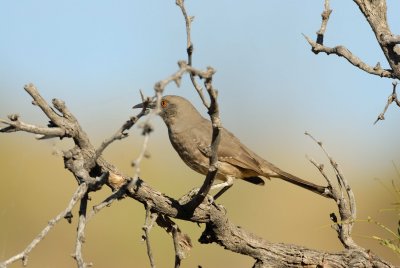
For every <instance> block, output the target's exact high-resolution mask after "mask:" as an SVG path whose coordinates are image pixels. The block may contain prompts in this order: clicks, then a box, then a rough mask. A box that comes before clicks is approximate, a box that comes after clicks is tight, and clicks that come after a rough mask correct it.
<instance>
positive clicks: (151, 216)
mask: <svg viewBox="0 0 400 268" xmlns="http://www.w3.org/2000/svg"><path fill="white" fill-rule="evenodd" d="M145 207H146V220H145V223H144V226H143V228H142V229H143V231H144V235H143V240H145V241H146V247H147V256H148V257H149V261H150V266H151V267H152V268H154V267H156V265H155V262H154V257H153V251H152V249H151V244H150V236H149V234H150V230H151V228H152V227H153V225H154V223H155V221H156V220H157V218H158V214H157V213H154V212H151V206H150V205H149V204H146V205H145Z"/></svg>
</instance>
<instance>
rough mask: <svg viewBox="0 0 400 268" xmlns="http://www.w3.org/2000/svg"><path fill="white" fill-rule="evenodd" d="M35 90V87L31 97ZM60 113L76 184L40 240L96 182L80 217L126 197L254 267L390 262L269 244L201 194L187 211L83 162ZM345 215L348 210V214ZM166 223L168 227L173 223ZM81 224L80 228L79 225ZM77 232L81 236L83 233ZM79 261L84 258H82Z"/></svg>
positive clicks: (75, 134) (87, 153)
mask: <svg viewBox="0 0 400 268" xmlns="http://www.w3.org/2000/svg"><path fill="white" fill-rule="evenodd" d="M182 67H183V68H186V69H184V70H185V71H189V70H194V71H195V72H200V73H201V71H198V70H195V69H193V68H192V67H188V66H187V65H182ZM180 71H182V70H180ZM38 95H39V94H38V92H37V94H35V96H38ZM65 108H66V107H65ZM62 110H63V111H64V112H65V111H66V110H65V109H62ZM63 118H65V119H63V120H62V125H56V126H57V127H60V128H62V129H64V128H68V133H70V135H71V138H72V139H74V142H75V146H74V147H73V148H72V149H71V150H69V151H67V152H64V156H63V157H64V162H65V167H66V168H67V169H68V170H69V171H70V172H71V173H72V174H74V176H75V177H76V178H77V181H78V182H80V183H81V184H80V186H79V187H78V191H77V193H76V194H75V195H74V197H73V198H72V200H71V202H70V205H69V206H68V208H67V209H66V210H65V211H63V212H62V213H60V215H58V216H57V217H56V218H55V219H54V220H53V221H51V222H50V223H49V225H48V226H47V227H46V228H45V229H44V230H43V231H42V233H41V234H40V235H39V236H38V237H39V238H40V239H42V236H43V235H46V234H47V232H48V230H49V229H50V228H51V227H52V226H53V225H54V224H55V223H56V222H58V221H59V220H60V219H62V218H63V217H65V216H66V215H68V214H70V211H71V209H72V207H73V206H74V205H75V204H76V202H78V201H79V200H81V199H82V198H83V196H84V195H86V194H87V193H88V191H92V192H95V191H98V190H99V189H100V188H101V186H102V185H103V184H102V183H101V182H103V183H104V184H105V185H107V186H108V187H110V188H111V189H112V190H113V191H114V193H113V194H112V195H111V196H110V197H109V198H107V199H106V200H105V201H104V202H102V203H101V204H100V205H98V206H96V207H95V208H94V209H93V212H91V213H90V214H89V216H88V219H86V222H87V221H88V220H89V219H90V217H92V216H91V215H92V214H93V215H94V214H95V213H96V211H99V210H100V209H101V208H103V207H105V206H106V205H109V204H111V203H112V201H114V200H116V199H118V198H123V197H130V198H133V199H135V200H137V201H138V202H141V203H142V204H144V205H145V206H147V207H151V212H152V213H156V214H157V215H162V217H164V218H165V217H168V218H177V219H182V220H186V221H191V222H194V223H205V224H206V229H205V231H204V232H203V234H202V236H201V238H200V240H199V241H200V242H201V243H212V242H215V243H217V244H219V245H221V246H222V247H224V248H226V249H228V250H231V251H233V252H236V253H240V254H245V255H247V256H250V257H252V258H254V259H255V260H256V263H255V267H267V266H280V267H283V266H284V267H299V266H304V265H310V266H312V265H315V266H324V265H325V266H335V267H352V266H353V265H355V264H360V263H362V264H365V265H366V266H379V267H394V266H393V265H391V264H389V263H387V262H385V261H383V260H381V259H379V257H377V256H375V255H373V254H372V253H371V252H369V251H367V250H365V249H363V248H361V247H357V246H353V245H352V244H351V243H350V242H349V240H346V239H345V240H344V241H345V242H344V244H345V245H348V248H347V249H346V250H344V251H342V252H338V253H326V252H320V251H317V250H312V249H308V248H304V247H301V246H295V245H288V244H281V243H271V242H268V241H267V240H264V239H262V238H260V237H257V236H255V235H254V234H251V233H250V232H248V231H246V230H245V229H243V228H240V227H238V226H236V225H235V224H233V223H232V222H231V221H230V220H229V218H228V216H227V212H226V210H225V209H224V208H223V207H222V206H221V205H217V204H215V202H213V200H209V199H204V200H203V202H201V203H200V204H199V205H198V206H196V207H195V208H194V209H193V210H188V207H187V202H186V201H187V200H191V199H192V198H191V197H190V196H189V197H187V198H186V199H185V198H182V199H181V200H180V201H178V200H175V199H173V198H171V197H168V196H166V195H164V194H162V193H160V192H159V191H157V190H155V189H153V188H152V187H150V186H149V185H148V184H146V182H145V181H143V180H142V179H140V178H138V179H137V180H136V181H135V180H133V179H132V178H131V177H129V176H126V175H123V174H122V173H121V172H119V171H118V169H117V168H115V167H114V166H113V165H111V164H110V163H108V162H107V161H106V160H104V159H103V158H102V157H99V158H98V159H97V161H96V165H95V166H94V167H92V168H90V166H91V165H89V163H90V162H92V160H93V157H94V155H95V154H96V150H95V149H94V147H93V145H92V144H91V143H90V141H89V140H88V139H87V136H86V135H85V134H84V132H83V130H82V129H81V127H80V126H79V124H78V123H77V121H76V119H75V118H74V117H73V116H72V114H70V116H69V117H68V118H66V117H63ZM338 172H339V171H338ZM99 184H100V185H99ZM93 185H96V186H93ZM342 185H343V188H344V189H345V190H344V191H347V186H346V184H345V183H343V180H342ZM350 211H351V210H350ZM81 215H84V213H83V212H82V213H81ZM351 215H352V214H351V213H350V216H351ZM83 219H84V218H82V221H83ZM350 219H351V218H350V217H349V218H346V217H345V216H343V218H342V221H343V222H344V223H345V224H352V221H351V220H350ZM347 220H349V221H347ZM171 225H172V226H173V224H171ZM81 226H82V227H85V225H81ZM343 226H344V225H343ZM341 228H342V229H343V231H344V232H345V233H346V232H347V233H348V234H350V233H349V232H348V231H346V230H345V227H341ZM177 230H178V229H177V227H175V231H173V232H177V233H175V238H174V239H175V240H174V243H175V244H176V243H177V244H179V245H181V244H182V242H179V241H181V240H180V238H178V237H180V235H178V233H179V232H178V231H177ZM348 230H351V228H348ZM173 232H172V234H173ZM78 237H84V236H83V232H82V233H81V234H80V235H79V236H78ZM173 237H174V234H173ZM40 239H39V240H34V241H33V242H32V243H31V244H30V245H29V246H28V248H27V249H26V250H25V251H23V252H22V253H20V254H18V255H16V256H14V257H11V258H10V259H9V260H7V261H5V262H3V263H1V264H0V266H1V267H6V266H7V265H8V264H10V263H12V262H15V261H16V260H19V259H26V258H27V257H26V256H27V254H28V253H29V252H30V251H31V250H32V248H33V247H32V245H36V244H37V243H38V242H40ZM78 241H80V242H81V238H79V240H78ZM182 241H185V242H183V244H186V243H188V241H187V239H183V240H182ZM80 242H79V243H80ZM77 252H80V250H79V249H78V250H77ZM176 252H177V253H176V255H178V254H180V253H179V252H180V251H179V250H177V251H176ZM76 255H77V254H76ZM81 261H82V262H83V263H85V262H84V261H83V257H82V258H81ZM177 263H178V261H176V264H177Z"/></svg>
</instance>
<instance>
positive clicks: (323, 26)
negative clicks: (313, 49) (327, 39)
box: [317, 0, 332, 45]
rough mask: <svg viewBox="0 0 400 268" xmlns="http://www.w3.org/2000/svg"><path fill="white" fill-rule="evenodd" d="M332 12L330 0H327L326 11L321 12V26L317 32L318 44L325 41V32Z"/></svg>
mask: <svg viewBox="0 0 400 268" xmlns="http://www.w3.org/2000/svg"><path fill="white" fill-rule="evenodd" d="M331 13H332V9H330V8H329V0H325V3H324V11H322V13H321V17H322V22H321V28H320V29H319V30H318V32H317V44H320V45H322V44H323V43H324V34H325V31H326V26H327V25H328V20H329V16H330V15H331Z"/></svg>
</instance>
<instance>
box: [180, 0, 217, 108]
mask: <svg viewBox="0 0 400 268" xmlns="http://www.w3.org/2000/svg"><path fill="white" fill-rule="evenodd" d="M184 2H185V0H176V5H178V6H179V8H180V9H181V11H182V15H183V17H184V18H185V25H186V52H187V55H188V65H189V66H192V56H193V50H194V48H193V43H192V40H191V36H190V31H191V25H192V22H193V20H194V17H190V16H189V15H188V14H187V12H186V9H185V4H184ZM189 75H190V80H191V81H192V84H193V86H194V88H195V89H196V91H197V93H198V94H199V96H200V99H201V101H202V102H203V104H204V106H205V107H206V108H207V109H209V108H210V105H209V104H208V102H207V100H206V99H205V97H204V94H203V88H202V87H201V86H200V85H199V84H198V83H197V81H196V77H195V75H194V74H193V73H192V72H190V73H189Z"/></svg>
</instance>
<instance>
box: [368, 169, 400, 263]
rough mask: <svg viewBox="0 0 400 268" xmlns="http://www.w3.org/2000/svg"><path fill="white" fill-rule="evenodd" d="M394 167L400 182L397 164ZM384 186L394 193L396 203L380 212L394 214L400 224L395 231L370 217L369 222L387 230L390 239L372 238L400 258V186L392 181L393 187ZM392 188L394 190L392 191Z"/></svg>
mask: <svg viewBox="0 0 400 268" xmlns="http://www.w3.org/2000/svg"><path fill="white" fill-rule="evenodd" d="M393 166H394V168H395V170H396V173H397V178H398V180H399V181H400V171H399V169H398V168H397V166H396V164H395V163H393ZM381 183H382V185H383V186H384V187H385V188H386V189H387V190H388V191H389V192H391V193H394V196H395V199H396V201H395V202H394V203H392V204H391V207H390V208H384V209H381V210H380V212H394V213H396V214H397V218H398V222H397V230H396V231H393V230H391V229H390V228H388V227H387V226H385V225H384V224H382V223H380V222H379V221H376V220H373V219H372V218H371V217H368V220H367V221H368V222H371V223H374V224H376V225H377V226H379V227H380V228H382V229H383V230H385V231H386V232H387V233H388V234H389V236H390V238H382V237H379V236H372V238H373V239H375V240H377V241H379V243H380V244H381V245H382V246H385V247H387V248H389V249H390V250H392V251H394V252H395V253H396V254H397V255H398V256H400V186H399V182H397V183H396V181H395V180H392V185H391V187H387V186H386V185H385V184H384V183H383V182H381ZM391 188H392V189H391Z"/></svg>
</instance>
